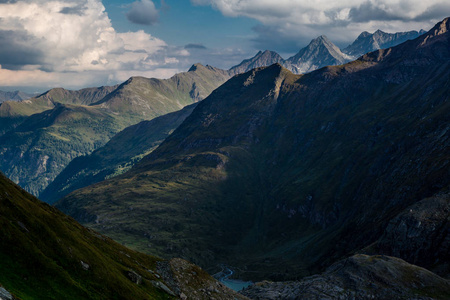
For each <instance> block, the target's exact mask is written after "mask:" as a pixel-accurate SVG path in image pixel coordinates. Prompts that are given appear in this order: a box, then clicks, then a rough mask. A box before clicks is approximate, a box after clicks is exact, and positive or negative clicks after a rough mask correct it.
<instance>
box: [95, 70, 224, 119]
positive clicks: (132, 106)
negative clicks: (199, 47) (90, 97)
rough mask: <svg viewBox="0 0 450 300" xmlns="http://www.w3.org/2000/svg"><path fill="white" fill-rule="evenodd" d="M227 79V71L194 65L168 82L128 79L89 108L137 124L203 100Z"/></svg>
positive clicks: (165, 80)
mask: <svg viewBox="0 0 450 300" xmlns="http://www.w3.org/2000/svg"><path fill="white" fill-rule="evenodd" d="M228 78H230V74H229V73H228V71H224V70H221V69H217V68H214V67H210V66H206V67H205V66H202V65H201V64H195V65H193V66H192V67H191V68H190V69H189V71H188V72H183V73H179V74H176V75H174V76H173V77H171V78H169V79H155V78H144V77H131V78H130V79H129V80H127V81H126V82H124V83H123V84H121V85H120V86H119V87H118V88H117V89H116V90H115V91H114V92H112V93H110V94H109V95H108V96H106V97H105V98H103V99H102V100H100V101H98V102H96V103H93V104H92V105H94V106H95V105H96V106H100V107H102V108H107V109H109V110H111V111H112V112H114V113H116V114H118V115H121V116H123V117H125V118H131V119H132V120H134V121H135V122H133V123H137V122H138V121H142V120H151V119H153V118H154V117H157V116H160V115H163V114H165V113H169V112H173V111H177V110H179V109H181V108H183V107H184V106H186V105H189V104H192V103H194V102H197V101H200V100H203V99H204V98H206V97H207V96H208V95H209V94H210V93H211V92H212V91H213V90H214V89H215V88H217V87H218V86H220V85H221V84H222V83H224V82H225V81H226V80H227V79H228Z"/></svg>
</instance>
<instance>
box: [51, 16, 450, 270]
mask: <svg viewBox="0 0 450 300" xmlns="http://www.w3.org/2000/svg"><path fill="white" fill-rule="evenodd" d="M449 27H450V24H449V20H448V19H446V20H444V21H443V22H442V23H440V24H438V25H436V27H435V28H433V29H432V30H431V31H430V32H428V33H427V34H425V35H423V36H420V37H419V38H417V39H415V40H412V41H408V42H405V43H404V44H401V45H399V46H397V47H394V48H389V49H385V50H379V51H376V52H372V53H370V54H367V55H365V56H363V57H361V58H360V59H358V60H357V61H354V62H352V63H349V64H346V65H343V66H336V67H326V68H323V69H320V70H318V71H315V72H312V73H309V74H307V75H303V76H300V75H293V74H292V73H290V72H289V71H288V70H286V69H284V68H282V67H281V66H280V65H273V66H271V67H268V68H260V69H256V70H253V71H251V72H248V73H245V74H241V75H238V76H236V77H234V78H232V79H231V80H229V81H228V82H227V83H225V84H224V85H222V86H221V87H220V88H219V89H217V90H215V91H214V92H213V93H212V94H211V95H210V96H209V97H208V98H207V99H205V100H204V101H202V102H201V103H200V104H199V105H198V106H197V107H196V109H195V110H194V111H193V113H192V114H191V115H190V116H189V117H188V118H187V119H186V120H185V121H184V122H183V124H182V125H181V126H180V127H178V128H177V130H175V132H174V133H173V134H172V135H171V136H169V137H168V138H167V139H166V140H165V141H164V143H163V144H161V146H160V147H159V148H158V149H156V150H155V151H153V152H152V153H151V154H150V155H148V156H146V157H145V158H144V159H143V160H142V161H141V162H140V163H139V164H138V165H136V167H135V168H133V169H132V170H130V171H129V172H127V173H126V174H124V175H122V176H119V177H117V178H115V179H112V180H108V181H105V182H102V183H99V184H96V185H93V186H90V187H87V188H84V189H82V190H78V191H76V192H74V193H72V194H70V195H68V196H67V197H65V198H63V199H62V200H61V201H60V202H59V203H58V204H57V207H59V208H60V209H62V210H63V211H65V212H67V213H68V214H70V215H72V216H74V217H75V218H77V219H78V220H80V221H81V222H84V223H85V224H87V225H89V226H91V227H93V228H95V229H97V230H99V231H101V232H102V233H105V234H108V235H110V236H112V237H114V238H115V239H117V240H119V241H121V242H124V243H126V244H128V245H131V246H133V247H135V248H138V249H141V250H143V251H147V252H151V253H160V254H161V255H165V256H169V257H170V256H173V255H182V256H183V257H187V258H190V259H192V260H194V261H195V262H198V263H200V264H202V265H203V266H206V267H208V268H211V269H212V268H214V267H215V265H216V264H217V263H224V262H226V263H229V264H231V265H235V266H239V267H240V270H241V271H242V272H243V273H245V272H247V273H246V275H247V276H248V277H253V278H257V277H259V278H264V277H267V276H270V277H272V278H286V277H291V278H292V277H294V276H297V275H299V276H304V275H308V274H310V272H317V271H319V270H322V269H323V268H324V267H326V266H329V265H330V264H331V263H333V262H335V261H336V260H337V259H338V258H341V257H343V256H346V255H348V254H349V253H352V252H353V251H355V250H358V249H361V248H363V247H365V246H368V245H369V244H370V243H372V242H375V241H376V240H377V239H378V238H379V237H380V236H381V234H382V231H383V230H384V228H385V227H386V225H387V223H388V222H389V220H391V219H392V218H394V217H395V216H396V215H398V214H399V213H401V212H402V211H403V210H404V209H405V208H406V207H408V206H409V205H412V204H414V203H416V202H418V201H420V200H422V199H424V198H427V197H431V196H433V195H435V194H437V193H439V192H445V190H446V189H448V187H449V183H450V182H449V178H450V174H449V172H450V171H449V170H450V168H449V161H450V158H449V155H450V154H449V151H448V149H449V148H450V139H449V124H450V122H449V116H450V111H449V110H450V104H449V95H450V84H449V78H450V68H449V66H450V42H449V40H450V33H449V32H448V31H449ZM254 271H258V272H257V273H256V272H254Z"/></svg>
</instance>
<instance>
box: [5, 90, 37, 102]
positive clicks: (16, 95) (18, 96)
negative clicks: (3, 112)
mask: <svg viewBox="0 0 450 300" xmlns="http://www.w3.org/2000/svg"><path fill="white" fill-rule="evenodd" d="M35 96H37V94H29V93H24V92H21V91H14V92H4V91H0V103H2V102H5V101H21V100H27V99H30V98H33V97H35Z"/></svg>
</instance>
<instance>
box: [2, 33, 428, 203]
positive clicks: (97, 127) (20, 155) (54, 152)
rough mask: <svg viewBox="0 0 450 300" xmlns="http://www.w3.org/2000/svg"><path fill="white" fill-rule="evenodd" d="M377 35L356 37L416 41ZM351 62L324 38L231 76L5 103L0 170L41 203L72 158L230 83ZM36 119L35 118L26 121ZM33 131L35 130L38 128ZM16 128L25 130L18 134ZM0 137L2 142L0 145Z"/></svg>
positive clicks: (189, 75)
mask: <svg viewBox="0 0 450 300" xmlns="http://www.w3.org/2000/svg"><path fill="white" fill-rule="evenodd" d="M380 34H381V32H380V31H377V32H376V33H374V34H373V35H370V34H369V35H367V34H361V36H363V35H364V36H367V37H369V36H375V37H376V38H374V39H375V40H377V41H380V42H379V43H378V44H377V45H385V44H386V42H385V43H384V44H383V43H382V42H381V40H382V41H389V43H390V44H395V43H397V42H400V41H401V40H402V39H403V40H404V39H405V38H411V37H413V36H414V35H415V34H419V33H417V32H414V31H412V32H407V33H396V34H387V33H383V34H382V36H383V39H380V38H378V36H380ZM361 36H360V37H361ZM366 40H367V41H366ZM366 40H364V39H361V38H358V39H357V41H359V42H358V43H357V44H358V45H359V46H360V48H361V47H362V46H361V45H366V46H367V47H366V48H367V49H372V48H373V47H374V46H373V45H372V44H371V42H370V39H366ZM357 41H355V43H356V42H357ZM355 43H353V44H355ZM349 59H350V57H349V56H348V55H346V54H344V53H342V52H341V51H340V50H339V48H337V47H336V46H335V45H334V44H333V43H332V42H331V41H329V40H328V39H327V38H326V37H325V36H321V37H318V38H317V39H314V40H313V41H312V42H311V43H310V44H309V45H308V46H307V47H305V48H304V49H301V50H300V51H299V53H298V54H296V55H295V56H293V57H291V58H289V59H288V60H286V61H284V60H283V58H281V56H280V55H278V54H277V53H275V52H271V51H264V52H259V53H258V54H257V55H256V56H255V57H253V58H251V59H248V60H244V61H243V62H242V63H241V64H239V65H238V66H235V67H232V68H231V69H230V70H220V69H217V68H214V67H211V66H206V67H205V66H202V65H200V64H195V65H193V66H192V67H191V69H190V70H189V71H188V72H184V73H180V74H176V75H175V76H173V77H172V78H170V79H167V80H159V79H153V78H152V79H148V78H143V77H132V78H130V79H129V80H127V81H126V82H124V83H122V84H121V85H116V86H103V87H98V88H85V89H82V90H79V91H70V90H65V89H62V88H55V89H51V90H49V91H47V92H45V93H43V94H41V95H39V96H37V97H35V98H32V99H30V100H25V101H19V102H18V101H6V102H4V103H2V104H1V105H0V142H1V143H2V148H1V149H0V151H1V153H2V155H3V159H1V160H0V170H2V171H3V172H5V174H6V175H7V176H8V177H9V178H12V179H13V180H14V181H15V182H16V183H19V184H20V185H21V186H22V187H23V188H25V189H26V190H27V191H29V192H31V193H33V194H34V195H36V196H39V195H40V194H41V192H42V191H43V190H44V189H45V188H46V187H47V186H48V185H49V184H50V183H52V182H53V180H54V179H55V178H56V176H57V175H58V174H59V173H60V172H61V171H62V170H63V169H64V168H65V167H66V166H67V165H68V164H69V162H70V161H72V160H73V159H74V158H76V157H79V156H83V155H87V154H89V153H91V152H92V151H94V150H96V149H98V148H99V147H101V146H103V145H104V144H105V143H106V142H107V141H108V140H109V139H110V138H111V137H112V136H113V135H114V134H116V133H118V132H119V131H120V130H122V129H124V128H126V127H127V126H129V125H133V124H136V123H138V122H140V121H142V120H151V119H153V118H155V117H158V116H160V115H164V114H166V113H169V112H173V111H176V110H179V109H181V108H182V107H184V106H185V105H188V104H191V103H193V102H197V101H200V100H202V99H204V98H206V96H208V95H209V93H211V91H213V90H214V89H215V88H217V87H218V86H219V85H220V84H222V83H224V82H225V81H226V80H227V79H228V78H230V77H231V76H233V75H236V74H239V73H242V72H245V71H248V70H251V69H253V68H255V67H260V66H269V65H271V64H273V63H281V64H283V65H284V66H285V67H287V68H288V69H290V70H291V71H293V72H294V73H304V72H309V71H312V70H314V69H317V68H320V67H323V66H325V65H336V64H342V63H344V62H346V61H349ZM18 94H20V93H18ZM61 105H63V106H65V107H66V109H62V106H61ZM78 106H80V107H78ZM84 106H88V108H86V107H84ZM49 110H52V112H51V113H50V112H48V111H49ZM34 114H39V115H36V116H33V118H31V117H30V116H31V115H34ZM58 114H61V115H60V116H57V115H58ZM93 116H96V117H94V118H93ZM29 117H30V118H29ZM28 118H29V119H28ZM36 120H39V122H37V121H36ZM80 120H84V121H86V120H87V122H88V123H89V126H84V125H82V124H81V123H83V122H84V121H83V122H80ZM37 123H39V125H37V126H36V124H37ZM103 123H104V126H102V124H103ZM20 124H22V125H23V126H21V127H18V126H19V125H20ZM43 124H45V125H43ZM33 126H36V127H33ZM88 128H91V129H92V130H91V129H89V130H88ZM86 130H87V131H86ZM6 133H8V134H6ZM3 134H6V135H5V136H4V137H1V135H3ZM161 141H162V140H161ZM129 166H131V165H130V164H129ZM66 175H67V173H66ZM66 175H65V176H66ZM74 175H75V174H73V175H72V176H71V177H72V178H73V176H74ZM98 178H99V179H100V177H98ZM103 179H104V178H103ZM59 182H60V181H59ZM88 182H89V183H93V182H90V181H87V182H86V183H88ZM78 187H81V186H78ZM62 188H63V187H59V188H58V189H62ZM69 190H70V191H71V189H69ZM69 190H67V191H69ZM48 191H49V192H46V195H44V198H47V197H50V198H52V199H53V200H55V198H54V196H52V195H51V194H52V193H53V192H56V191H51V190H48ZM60 195H61V194H60ZM53 200H52V201H53ZM49 201H50V200H49Z"/></svg>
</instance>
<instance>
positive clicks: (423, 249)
mask: <svg viewBox="0 0 450 300" xmlns="http://www.w3.org/2000/svg"><path fill="white" fill-rule="evenodd" d="M449 220H450V195H449V194H448V193H447V194H439V195H436V196H434V197H432V198H428V199H425V200H422V201H420V202H418V203H415V204H414V205H412V206H410V207H408V208H406V209H405V210H404V211H403V212H401V213H400V214H399V215H398V216H396V217H395V218H393V219H392V220H391V221H390V222H389V224H388V225H387V227H386V229H385V230H384V232H383V235H382V236H381V237H380V239H379V240H378V241H376V242H375V243H374V244H373V245H371V246H369V247H368V248H366V249H365V250H364V251H366V252H367V253H380V254H386V255H391V256H395V257H400V258H402V259H404V260H406V261H408V262H410V263H412V264H416V265H419V266H422V267H425V268H427V269H430V270H433V271H435V272H436V273H437V274H441V275H444V276H446V275H448V274H450V257H449V255H448V254H449V253H450V252H449V251H450V223H449Z"/></svg>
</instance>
